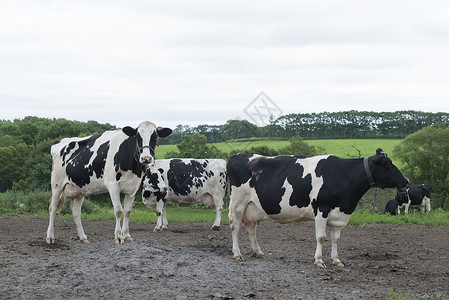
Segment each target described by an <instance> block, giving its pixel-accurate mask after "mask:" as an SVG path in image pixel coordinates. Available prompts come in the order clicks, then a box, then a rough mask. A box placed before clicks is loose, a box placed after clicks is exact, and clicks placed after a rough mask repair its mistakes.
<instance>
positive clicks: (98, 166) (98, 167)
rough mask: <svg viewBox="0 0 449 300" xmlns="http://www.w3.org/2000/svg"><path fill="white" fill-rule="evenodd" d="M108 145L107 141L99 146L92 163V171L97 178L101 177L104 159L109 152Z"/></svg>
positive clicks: (104, 163)
mask: <svg viewBox="0 0 449 300" xmlns="http://www.w3.org/2000/svg"><path fill="white" fill-rule="evenodd" d="M109 144H110V142H109V141H107V142H105V143H103V144H101V145H100V147H98V150H97V153H96V156H95V158H94V160H93V161H92V169H93V170H94V172H95V175H96V176H97V178H100V177H103V174H104V167H105V165H106V158H107V155H108V151H109Z"/></svg>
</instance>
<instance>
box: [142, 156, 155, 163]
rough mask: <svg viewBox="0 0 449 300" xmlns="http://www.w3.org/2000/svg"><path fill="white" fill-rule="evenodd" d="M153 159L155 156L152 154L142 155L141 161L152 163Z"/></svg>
mask: <svg viewBox="0 0 449 300" xmlns="http://www.w3.org/2000/svg"><path fill="white" fill-rule="evenodd" d="M152 161H153V158H152V157H151V156H142V157H141V158H140V162H141V163H142V164H151V162H152Z"/></svg>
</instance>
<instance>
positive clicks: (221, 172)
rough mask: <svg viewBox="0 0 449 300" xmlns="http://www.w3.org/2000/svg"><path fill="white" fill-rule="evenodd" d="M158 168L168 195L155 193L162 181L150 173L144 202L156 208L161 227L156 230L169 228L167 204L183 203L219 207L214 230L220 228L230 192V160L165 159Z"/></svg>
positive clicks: (145, 179)
mask: <svg viewBox="0 0 449 300" xmlns="http://www.w3.org/2000/svg"><path fill="white" fill-rule="evenodd" d="M155 167H156V168H158V170H159V172H160V173H161V174H162V177H163V180H164V181H165V185H166V186H167V187H168V191H167V193H163V192H154V190H155V189H156V190H157V188H155V187H154V186H155V184H157V182H158V181H159V180H160V179H159V177H158V175H157V174H153V173H152V171H151V170H147V171H146V175H145V178H144V180H143V186H142V200H143V202H144V204H145V205H146V206H147V207H149V208H155V207H156V214H157V216H158V218H157V224H156V227H155V228H154V231H157V230H163V229H167V226H168V222H167V217H166V205H165V204H166V201H170V202H173V203H180V204H196V203H203V204H204V205H206V206H208V207H215V210H216V216H215V221H214V224H213V225H212V227H211V229H212V230H218V229H219V228H220V221H221V213H222V212H223V197H224V194H225V191H226V161H225V160H223V159H179V158H173V159H161V160H156V162H155Z"/></svg>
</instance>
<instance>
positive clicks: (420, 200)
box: [398, 183, 430, 214]
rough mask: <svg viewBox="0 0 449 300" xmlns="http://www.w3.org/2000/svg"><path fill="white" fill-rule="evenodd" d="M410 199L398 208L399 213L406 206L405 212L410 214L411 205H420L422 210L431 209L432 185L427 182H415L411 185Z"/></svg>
mask: <svg viewBox="0 0 449 300" xmlns="http://www.w3.org/2000/svg"><path fill="white" fill-rule="evenodd" d="M407 192H408V199H407V200H408V201H405V202H404V203H403V204H402V205H401V206H399V208H398V214H400V213H401V209H402V208H404V213H405V214H408V208H409V207H410V205H412V206H419V208H421V212H424V211H430V187H429V186H428V185H427V184H424V183H423V184H413V185H410V186H409V188H408V190H407Z"/></svg>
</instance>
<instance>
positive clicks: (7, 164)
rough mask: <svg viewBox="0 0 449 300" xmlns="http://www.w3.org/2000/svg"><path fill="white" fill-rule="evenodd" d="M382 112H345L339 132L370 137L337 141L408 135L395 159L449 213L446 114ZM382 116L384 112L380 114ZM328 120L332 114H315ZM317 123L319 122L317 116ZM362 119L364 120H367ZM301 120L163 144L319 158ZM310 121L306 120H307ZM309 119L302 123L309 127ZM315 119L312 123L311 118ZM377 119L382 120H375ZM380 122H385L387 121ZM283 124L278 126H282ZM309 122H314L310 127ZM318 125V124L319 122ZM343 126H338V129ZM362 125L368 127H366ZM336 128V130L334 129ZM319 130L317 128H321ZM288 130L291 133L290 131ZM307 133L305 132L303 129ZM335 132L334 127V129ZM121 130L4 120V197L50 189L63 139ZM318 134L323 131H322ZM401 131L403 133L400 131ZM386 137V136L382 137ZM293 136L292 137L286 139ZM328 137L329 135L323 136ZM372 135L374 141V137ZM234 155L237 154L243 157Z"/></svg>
mask: <svg viewBox="0 0 449 300" xmlns="http://www.w3.org/2000/svg"><path fill="white" fill-rule="evenodd" d="M377 114H378V113H367V114H364V113H362V112H354V114H352V117H351V118H352V120H353V121H352V123H351V122H346V121H342V120H346V119H348V116H349V115H350V114H349V113H348V112H342V113H341V115H339V114H336V113H335V114H334V113H332V114H331V115H334V116H337V115H338V116H339V118H340V119H339V120H340V121H338V122H336V124H337V125H336V124H334V125H332V126H334V127H338V126H341V125H343V124H346V125H347V126H348V129H345V130H346V132H350V128H353V127H355V125H356V124H355V123H356V120H361V118H362V116H364V117H363V118H364V120H367V119H369V120H371V122H373V123H372V124H371V125H370V126H371V127H370V128H371V129H370V130H371V131H370V132H369V133H366V134H363V135H359V134H360V132H361V131H360V130H361V128H362V127H363V126H362V127H361V126H359V127H357V128H358V129H357V130H355V131H354V132H355V133H354V135H345V134H344V130H343V129H342V132H340V133H338V135H337V133H335V135H336V137H334V138H360V137H363V138H372V137H397V136H396V134H398V132H400V136H402V135H405V134H406V136H405V137H404V139H403V140H402V141H401V142H400V144H399V145H398V147H397V148H396V149H395V150H394V156H395V157H396V158H398V159H400V160H401V161H402V162H404V165H405V167H404V169H403V172H404V174H405V175H406V176H407V177H409V178H410V179H411V182H412V183H427V184H429V185H430V186H431V187H432V190H433V191H432V194H433V195H432V200H434V199H437V201H436V202H434V204H435V205H434V206H436V207H443V208H448V207H449V203H448V201H446V198H447V197H448V196H449V143H448V141H449V127H448V124H449V122H448V116H449V114H445V113H437V114H432V113H421V112H410V111H409V112H408V113H405V112H396V113H391V114H387V115H386V117H385V118H380V117H379V118H378V119H370V118H368V117H367V116H368V115H372V116H375V115H377ZM379 114H380V113H379ZM395 114H396V117H397V118H399V116H402V117H401V118H402V119H401V120H412V116H416V118H415V119H413V120H414V121H413V122H412V121H410V122H406V123H405V124H408V126H406V127H407V128H405V127H404V126H403V125H398V124H397V125H394V126H393V125H391V126H390V127H388V126H386V125H385V124H387V123H388V122H390V123H392V122H393V120H394V119H395V117H393V116H394V115H395ZM315 115H321V117H319V118H321V119H326V118H324V116H328V115H329V113H322V114H315ZM317 118H318V117H317ZM363 118H362V119H363ZM293 119H294V120H296V119H297V116H295V117H293V116H292V115H287V116H282V117H280V118H278V119H277V120H275V121H273V122H272V124H269V125H267V126H264V127H257V126H256V125H254V124H252V123H250V122H248V121H246V120H229V121H228V122H226V124H224V125H221V126H217V125H213V126H208V125H201V126H197V127H189V126H182V125H179V126H177V128H176V129H175V130H174V133H173V134H172V135H171V136H170V137H168V138H165V139H160V140H159V142H160V143H161V144H162V143H167V142H169V143H172V144H177V148H178V151H172V152H169V153H168V154H167V155H168V157H192V158H214V157H221V158H227V157H229V155H231V154H232V153H224V152H222V151H220V150H219V149H218V148H217V147H215V146H214V145H211V144H210V142H219V141H223V140H232V139H245V138H252V137H270V138H284V139H285V138H289V141H290V143H289V145H288V146H286V147H284V148H283V149H279V150H274V149H271V148H268V147H266V146H260V147H252V148H250V149H245V152H249V153H258V154H263V155H278V154H293V155H316V154H323V152H322V149H319V148H315V147H312V146H310V145H308V144H307V143H306V142H305V141H304V140H303V137H304V136H305V137H307V134H304V136H303V135H301V133H302V132H304V131H301V130H305V129H298V130H294V129H293V128H294V127H291V128H290V127H289V126H290V125H289V126H287V125H285V124H287V123H289V124H293V123H294V122H293V121H291V122H290V121H288V122H287V121H285V120H293ZM281 120H284V121H285V122H286V123H285V124H284V123H282V122H284V121H282V122H281ZM306 120H307V119H306ZM306 120H303V121H301V122H304V123H307V122H309V121H307V122H306ZM310 120H311V119H310ZM376 120H377V121H376ZM380 120H383V121H382V122H381V121H380ZM278 123H279V124H283V125H279V124H278ZM309 123H310V122H309ZM317 124H318V123H317ZM338 124H339V125H338ZM362 124H363V122H362ZM332 126H331V127H332ZM316 127H317V128H318V125H316ZM284 128H290V129H289V130H288V131H287V130H285V129H284ZM298 128H303V127H298ZM329 128H330V127H329ZM374 128H377V129H379V128H384V129H383V130H386V129H385V128H390V129H391V131H380V132H377V133H375V134H374V133H373V132H374ZM115 129H117V128H116V126H113V125H111V124H100V123H98V122H96V121H88V122H79V121H69V120H66V119H46V118H38V117H26V118H24V119H16V120H13V121H9V120H0V192H5V191H7V190H15V191H35V190H49V189H50V174H51V155H50V148H51V146H52V145H53V144H54V143H55V142H58V141H59V140H61V139H62V138H64V137H75V136H88V135H92V134H98V133H102V132H104V131H106V130H115ZM317 130H318V129H317ZM323 130H324V129H323ZM398 130H399V131H398ZM412 130H414V131H413V132H410V131H412ZM322 132H323V135H322V136H317V135H316V134H314V135H313V136H309V137H312V138H318V137H329V136H328V135H329V133H330V132H332V130H330V129H326V130H324V131H322ZM382 132H384V133H385V135H381V133H382ZM287 133H288V134H287ZM324 133H325V134H324ZM370 134H372V135H373V136H370ZM238 151H239V150H235V151H234V152H238Z"/></svg>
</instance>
